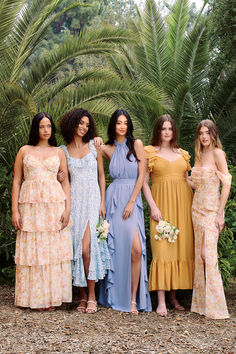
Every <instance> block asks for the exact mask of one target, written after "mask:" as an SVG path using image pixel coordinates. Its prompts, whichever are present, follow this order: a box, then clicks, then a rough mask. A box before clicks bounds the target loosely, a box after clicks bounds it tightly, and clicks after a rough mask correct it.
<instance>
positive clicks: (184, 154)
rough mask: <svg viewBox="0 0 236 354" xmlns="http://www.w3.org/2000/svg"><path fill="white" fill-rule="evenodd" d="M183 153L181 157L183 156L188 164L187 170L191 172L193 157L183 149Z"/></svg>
mask: <svg viewBox="0 0 236 354" xmlns="http://www.w3.org/2000/svg"><path fill="white" fill-rule="evenodd" d="M179 150H180V152H181V155H182V156H183V158H184V159H185V161H186V163H187V170H188V171H190V170H191V165H190V159H191V156H190V155H189V153H188V151H186V150H183V149H179Z"/></svg>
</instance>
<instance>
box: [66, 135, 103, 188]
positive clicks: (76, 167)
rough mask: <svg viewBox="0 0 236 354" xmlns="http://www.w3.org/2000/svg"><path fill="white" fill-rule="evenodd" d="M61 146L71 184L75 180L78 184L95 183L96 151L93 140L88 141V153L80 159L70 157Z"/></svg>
mask: <svg viewBox="0 0 236 354" xmlns="http://www.w3.org/2000/svg"><path fill="white" fill-rule="evenodd" d="M61 148H62V149H63V150H64V151H65V153H66V157H67V164H68V170H69V173H70V182H71V186H73V184H74V183H77V182H78V183H80V184H83V183H93V182H96V183H97V180H98V173H97V151H96V149H95V147H94V143H93V140H90V141H89V149H90V151H89V153H88V154H87V155H85V156H84V157H82V158H81V159H78V158H75V157H71V156H70V155H69V153H68V150H67V147H66V146H65V145H62V146H61Z"/></svg>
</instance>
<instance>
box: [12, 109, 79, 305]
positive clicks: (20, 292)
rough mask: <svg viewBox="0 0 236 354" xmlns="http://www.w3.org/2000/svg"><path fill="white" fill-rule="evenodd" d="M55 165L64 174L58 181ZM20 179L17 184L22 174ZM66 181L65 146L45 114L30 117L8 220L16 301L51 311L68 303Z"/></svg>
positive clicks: (69, 249)
mask: <svg viewBox="0 0 236 354" xmlns="http://www.w3.org/2000/svg"><path fill="white" fill-rule="evenodd" d="M59 169H63V170H64V171H65V179H64V181H63V182H62V183H61V184H60V183H59V182H58V181H57V173H58V170H59ZM23 178H24V181H23V183H22V179H23ZM69 221H70V185H69V179H68V172H67V163H66V156H65V153H64V151H62V150H61V149H59V148H57V147H56V139H55V125H54V123H53V121H52V118H51V116H50V115H49V114H48V113H43V112H42V113H38V114H36V116H35V117H34V118H33V121H32V126H31V131H30V136H29V143H28V145H25V146H23V147H22V148H21V149H20V150H19V152H18V154H17V156H16V161H15V166H14V179H13V186H12V223H13V226H14V227H15V228H16V229H17V230H18V232H17V239H16V253H15V263H16V286H15V305H16V306H21V307H30V308H31V309H38V310H46V309H48V310H54V307H55V306H60V305H61V304H62V302H71V300H72V285H71V259H72V256H73V255H72V241H71V234H70V222H69Z"/></svg>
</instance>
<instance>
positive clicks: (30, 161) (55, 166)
mask: <svg viewBox="0 0 236 354" xmlns="http://www.w3.org/2000/svg"><path fill="white" fill-rule="evenodd" d="M59 166H60V159H59V156H58V155H53V156H50V157H48V158H46V159H45V160H43V161H41V160H39V159H37V158H36V157H34V156H33V155H31V154H26V155H25V157H24V159H23V167H24V179H25V181H32V180H40V181H42V180H48V179H50V180H53V179H54V180H57V173H58V170H59Z"/></svg>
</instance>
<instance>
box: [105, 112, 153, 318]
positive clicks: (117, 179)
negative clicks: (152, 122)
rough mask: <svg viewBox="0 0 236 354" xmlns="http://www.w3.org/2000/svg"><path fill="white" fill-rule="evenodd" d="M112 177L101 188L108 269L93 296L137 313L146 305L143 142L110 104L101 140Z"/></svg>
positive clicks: (148, 305) (148, 308) (148, 303)
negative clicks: (104, 136)
mask: <svg viewBox="0 0 236 354" xmlns="http://www.w3.org/2000/svg"><path fill="white" fill-rule="evenodd" d="M101 149H102V152H103V155H104V157H106V158H107V159H108V160H109V161H110V165H109V172H110V175H111V177H112V178H113V182H112V183H111V184H110V186H109V187H108V189H107V191H106V213H107V214H106V218H107V221H108V222H109V223H110V229H109V234H108V247H109V251H110V255H111V262H110V267H111V268H110V270H109V271H108V274H107V275H106V277H105V279H104V280H102V281H101V282H100V296H99V302H100V304H101V305H103V306H105V307H112V308H113V309H115V310H119V311H123V312H131V313H132V314H134V315H137V314H138V310H142V311H151V301H150V295H149V292H148V277H147V264H146V239H145V231H144V217H143V207H142V199H141V194H140V190H141V188H142V185H143V180H144V172H145V170H144V167H145V165H144V163H145V156H144V150H143V144H142V142H141V141H140V140H135V139H134V137H133V124H132V121H131V119H130V116H129V114H128V113H127V112H126V111H125V110H121V109H119V110H116V111H115V112H114V113H113V115H112V117H111V120H110V123H109V126H108V142H107V144H105V145H102V146H101Z"/></svg>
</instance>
